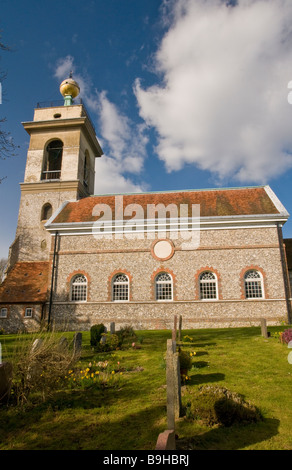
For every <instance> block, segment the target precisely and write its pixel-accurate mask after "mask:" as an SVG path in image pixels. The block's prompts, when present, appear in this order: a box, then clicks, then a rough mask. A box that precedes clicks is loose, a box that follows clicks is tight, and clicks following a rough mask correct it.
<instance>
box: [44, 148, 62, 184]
mask: <svg viewBox="0 0 292 470" xmlns="http://www.w3.org/2000/svg"><path fill="white" fill-rule="evenodd" d="M62 155H63V142H62V141H61V140H52V141H51V142H50V143H49V144H48V145H47V147H46V149H45V155H44V166H43V171H42V177H41V179H42V180H58V179H60V176H61V167H62Z"/></svg>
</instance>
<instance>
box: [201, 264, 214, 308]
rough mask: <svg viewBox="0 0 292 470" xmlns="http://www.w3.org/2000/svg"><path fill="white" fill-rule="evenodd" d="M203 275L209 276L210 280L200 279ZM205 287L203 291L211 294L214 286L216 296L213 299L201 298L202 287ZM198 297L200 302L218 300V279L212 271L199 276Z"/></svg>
mask: <svg viewBox="0 0 292 470" xmlns="http://www.w3.org/2000/svg"><path fill="white" fill-rule="evenodd" d="M205 274H211V275H212V277H213V278H212V279H202V278H203V276H204V275H205ZM208 284H209V286H208ZM203 286H205V290H206V289H208V290H209V292H210V293H212V289H213V288H214V286H215V290H216V292H215V293H216V295H215V296H214V297H203V296H202V287H203ZM211 286H212V287H211ZM199 297H200V300H202V301H204V302H205V301H208V300H218V279H217V276H216V274H215V273H214V272H213V271H208V270H206V271H203V272H202V273H201V274H200V276H199Z"/></svg>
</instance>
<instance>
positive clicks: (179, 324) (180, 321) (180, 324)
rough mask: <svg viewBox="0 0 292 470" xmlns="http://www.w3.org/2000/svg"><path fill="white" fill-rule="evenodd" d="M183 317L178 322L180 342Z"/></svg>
mask: <svg viewBox="0 0 292 470" xmlns="http://www.w3.org/2000/svg"><path fill="white" fill-rule="evenodd" d="M181 328H182V316H181V315H180V316H179V322H178V340H179V341H181Z"/></svg>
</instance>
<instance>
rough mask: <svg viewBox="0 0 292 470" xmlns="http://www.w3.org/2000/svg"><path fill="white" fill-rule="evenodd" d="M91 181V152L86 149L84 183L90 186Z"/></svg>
mask: <svg viewBox="0 0 292 470" xmlns="http://www.w3.org/2000/svg"><path fill="white" fill-rule="evenodd" d="M88 183H89V153H88V150H85V156H84V167H83V184H84V186H88Z"/></svg>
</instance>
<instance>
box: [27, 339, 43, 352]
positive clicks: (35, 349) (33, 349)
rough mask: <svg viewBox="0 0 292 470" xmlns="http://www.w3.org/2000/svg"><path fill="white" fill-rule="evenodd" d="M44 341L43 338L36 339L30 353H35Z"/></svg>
mask: <svg viewBox="0 0 292 470" xmlns="http://www.w3.org/2000/svg"><path fill="white" fill-rule="evenodd" d="M42 343H43V340H42V339H41V338H37V339H35V340H34V342H33V344H32V347H31V350H30V353H31V354H33V353H35V352H36V351H37V350H38V349H39V348H40V347H41V345H42Z"/></svg>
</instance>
